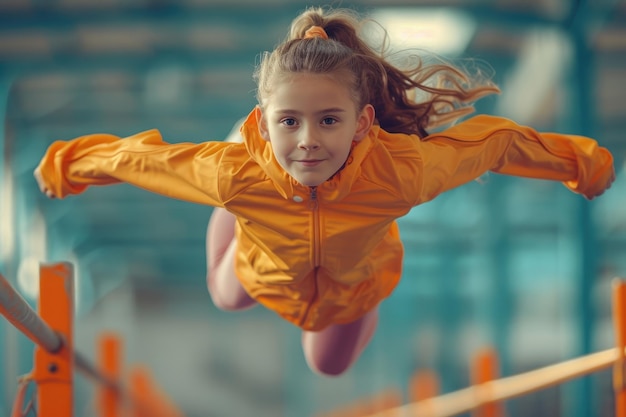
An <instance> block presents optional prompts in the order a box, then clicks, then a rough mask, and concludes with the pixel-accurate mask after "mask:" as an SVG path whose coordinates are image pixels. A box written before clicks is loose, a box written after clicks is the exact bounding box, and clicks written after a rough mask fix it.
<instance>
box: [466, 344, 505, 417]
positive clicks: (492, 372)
mask: <svg viewBox="0 0 626 417" xmlns="http://www.w3.org/2000/svg"><path fill="white" fill-rule="evenodd" d="M497 356H498V355H497V353H496V352H495V350H493V349H491V348H485V349H482V350H480V351H479V352H478V353H476V355H475V356H474V359H473V361H472V364H471V365H472V366H471V376H470V378H471V381H472V384H474V385H481V384H485V383H487V382H490V381H493V380H494V379H496V378H498V376H499V374H500V372H499V370H498V368H499V364H498V357H497ZM487 386H488V385H487ZM472 416H473V417H501V416H502V407H501V405H500V404H498V403H495V402H488V401H485V402H484V404H481V405H480V406H478V407H477V408H475V409H474V410H473V411H472Z"/></svg>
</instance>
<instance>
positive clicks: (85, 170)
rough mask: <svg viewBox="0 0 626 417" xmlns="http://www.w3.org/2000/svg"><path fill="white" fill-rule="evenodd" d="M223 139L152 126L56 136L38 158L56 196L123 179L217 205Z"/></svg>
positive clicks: (166, 193)
mask: <svg viewBox="0 0 626 417" xmlns="http://www.w3.org/2000/svg"><path fill="white" fill-rule="evenodd" d="M229 146H235V145H234V144H227V143H223V142H205V143H201V144H195V143H177V144H169V143H166V142H164V141H163V139H162V138H161V134H160V133H159V132H158V131H157V130H149V131H145V132H142V133H139V134H137V135H134V136H130V137H128V138H120V137H117V136H113V135H107V134H95V135H88V136H83V137H79V138H76V139H74V140H71V141H57V142H54V143H53V144H52V145H50V147H49V148H48V150H47V152H46V154H45V155H44V157H43V158H42V160H41V162H40V163H39V167H38V168H39V170H40V173H41V177H42V180H43V183H44V184H45V185H46V187H48V189H50V190H52V192H53V194H54V195H55V196H56V197H59V198H63V197H66V196H67V195H70V194H79V193H82V192H83V191H85V189H86V188H87V187H88V186H90V185H109V184H117V183H122V182H124V183H128V184H131V185H134V186H137V187H140V188H143V189H145V190H148V191H151V192H154V193H158V194H162V195H165V196H167V197H172V198H176V199H180V200H184V201H190V202H194V203H200V204H206V205H212V206H221V205H222V202H221V199H220V197H219V190H218V169H217V168H218V165H219V163H220V159H221V157H222V156H223V154H224V152H225V150H226V149H227V148H228V147H229Z"/></svg>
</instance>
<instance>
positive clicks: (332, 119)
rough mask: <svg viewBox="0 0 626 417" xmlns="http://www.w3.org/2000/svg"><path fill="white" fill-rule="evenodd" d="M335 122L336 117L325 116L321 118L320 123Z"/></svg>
mask: <svg viewBox="0 0 626 417" xmlns="http://www.w3.org/2000/svg"><path fill="white" fill-rule="evenodd" d="M335 123H337V119H335V118H334V117H325V118H323V119H322V124H325V125H332V124H335Z"/></svg>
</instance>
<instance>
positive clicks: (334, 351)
mask: <svg viewBox="0 0 626 417" xmlns="http://www.w3.org/2000/svg"><path fill="white" fill-rule="evenodd" d="M377 324H378V307H376V308H375V309H373V310H372V311H370V312H369V313H367V314H366V315H365V316H363V317H361V318H360V319H358V320H355V321H353V322H352V323H348V324H335V325H332V326H329V327H327V328H326V329H324V330H322V331H319V332H307V331H305V332H303V333H302V348H303V350H304V357H305V359H306V361H307V364H308V365H309V367H310V368H311V369H312V370H313V371H314V372H317V373H320V374H323V375H329V376H336V375H340V374H342V373H343V372H345V371H346V370H348V368H349V367H350V366H351V365H352V364H353V363H354V362H355V361H356V360H357V358H358V357H359V356H360V355H361V353H362V352H363V350H364V349H365V347H366V346H367V345H368V343H369V342H370V340H371V339H372V336H373V335H374V331H375V330H376V325H377Z"/></svg>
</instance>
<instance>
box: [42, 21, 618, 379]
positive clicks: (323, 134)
mask: <svg viewBox="0 0 626 417" xmlns="http://www.w3.org/2000/svg"><path fill="white" fill-rule="evenodd" d="M360 24H361V21H360V20H359V19H358V18H357V17H356V16H354V15H352V14H351V13H350V12H348V11H345V10H343V11H342V10H336V11H324V10H322V9H309V10H307V11H305V12H304V13H303V14H301V15H300V16H299V17H297V18H296V19H295V20H294V21H293V23H292V26H291V31H290V34H289V36H288V38H287V39H286V41H285V42H283V43H282V44H280V45H279V46H278V47H277V48H276V49H275V50H274V51H272V52H271V53H266V54H265V55H263V57H262V60H261V62H260V65H259V67H258V68H257V71H256V73H255V79H256V81H257V84H258V93H257V98H258V106H257V107H256V108H255V109H253V110H252V112H251V113H250V114H249V116H248V117H247V118H246V119H245V121H244V122H243V125H242V127H241V137H242V140H243V143H231V142H206V143H202V144H192V143H177V144H168V143H166V142H164V141H163V140H162V138H161V135H160V134H159V132H158V131H157V130H149V131H146V132H143V133H139V134H136V135H134V136H131V137H128V138H125V139H121V138H119V137H116V136H112V135H104V134H97V135H88V136H83V137H80V138H77V139H74V140H72V141H69V142H63V141H58V142H55V143H53V144H52V145H51V146H50V148H49V149H48V151H47V153H46V155H45V156H44V157H43V159H42V161H41V163H40V164H39V166H38V167H37V169H36V171H35V177H36V178H37V180H38V182H39V185H40V188H41V190H42V191H43V192H44V193H46V194H47V195H48V196H49V197H59V198H63V197H65V196H67V195H69V194H79V193H81V192H83V191H84V190H85V189H86V188H87V187H88V186H89V185H108V184H113V183H120V182H127V183H131V184H134V185H136V186H138V187H142V188H144V189H147V190H150V191H152V192H155V193H159V194H163V195H165V196H168V197H172V198H177V199H182V200H186V201H190V202H195V203H201V204H206V205H210V206H214V207H216V209H215V211H214V214H213V217H212V220H211V222H210V225H209V229H208V242H207V244H208V245H207V247H208V276H207V284H208V288H209V292H210V294H211V297H212V300H213V301H214V303H215V304H216V305H217V306H218V307H219V308H221V309H224V310H239V309H244V308H249V307H251V306H253V305H256V304H257V303H260V304H262V305H263V306H265V307H267V308H269V309H271V310H273V311H275V312H276V313H277V314H278V315H279V316H281V317H282V318H284V319H286V320H288V321H290V322H291V323H293V324H294V325H296V326H299V327H300V328H301V329H302V330H303V333H302V346H303V349H304V354H305V358H306V361H307V363H308V364H309V366H310V367H311V369H312V370H314V371H315V372H318V373H321V374H324V375H339V374H341V373H343V372H344V371H346V370H347V369H348V368H349V367H350V366H351V364H353V363H354V361H355V360H356V359H357V358H358V356H359V355H360V353H361V352H362V351H363V349H364V348H365V346H366V345H367V344H368V342H369V340H370V339H371V337H372V335H373V333H374V330H375V328H376V323H377V318H378V315H377V314H378V313H377V306H378V304H379V303H380V302H381V301H382V300H384V299H385V298H386V297H388V296H389V295H390V294H391V292H392V291H393V289H394V288H395V287H396V285H397V284H398V280H399V279H400V275H401V267H402V257H403V249H402V244H401V241H400V238H399V234H398V227H397V224H396V222H395V220H396V219H397V218H399V217H401V216H403V215H405V214H406V213H407V212H408V211H409V210H410V209H411V208H412V207H414V206H416V205H418V204H422V203H425V202H427V201H429V200H432V199H433V198H435V197H436V196H437V195H439V194H440V193H442V192H444V191H446V190H449V189H451V188H454V187H457V186H459V185H461V184H464V183H466V182H468V181H471V180H473V179H475V178H477V177H479V176H480V175H482V174H484V173H485V172H486V171H493V172H497V173H501V174H508V175H517V176H524V177H531V178H542V179H550V180H555V181H562V182H563V183H564V184H565V186H567V187H568V188H569V189H571V190H572V191H574V192H577V193H580V194H582V195H583V196H585V197H586V198H588V199H591V198H594V197H596V196H598V195H600V194H602V192H604V190H606V189H607V188H608V187H609V186H610V184H611V182H612V181H613V179H614V170H613V158H612V156H611V154H610V153H609V152H608V151H607V150H606V149H604V148H602V147H599V146H598V145H597V143H596V142H595V141H594V140H592V139H588V138H584V137H580V136H573V135H562V134H555V133H538V132H536V131H535V130H533V129H531V128H528V127H522V126H519V125H517V124H515V123H513V122H512V121H509V120H506V119H503V118H497V117H491V116H476V117H474V118H471V119H469V120H467V121H464V122H462V123H459V124H457V125H456V126H454V127H451V128H449V129H447V130H444V131H442V132H441V133H436V134H430V135H429V134H428V133H427V129H428V128H430V127H432V126H434V125H436V124H441V123H449V122H452V121H455V120H456V119H458V118H460V117H461V116H463V115H466V114H468V113H471V112H472V111H473V108H472V107H471V102H473V101H475V100H476V99H478V98H480V97H482V96H485V95H487V94H491V93H497V92H498V89H497V87H495V86H493V85H492V84H490V83H487V82H484V83H481V82H478V80H472V79H470V77H469V76H468V75H467V74H465V73H464V72H463V71H461V70H459V69H457V68H454V67H452V66H450V65H444V64H438V65H432V66H424V65H418V66H416V67H414V68H411V69H409V70H401V69H400V68H397V67H394V66H393V65H391V64H390V63H389V62H388V61H387V60H385V58H384V56H383V55H382V53H380V54H379V53H376V52H375V51H374V50H373V49H372V48H370V47H369V46H368V45H367V44H366V43H365V42H364V41H363V40H362V39H361V38H360V37H359V36H358V31H357V30H358V28H359V25H360ZM433 80H436V81H437V82H438V83H437V84H433ZM419 95H421V96H426V97H425V98H424V99H423V100H420V101H415V100H414V99H412V98H414V97H418V96H419Z"/></svg>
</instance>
